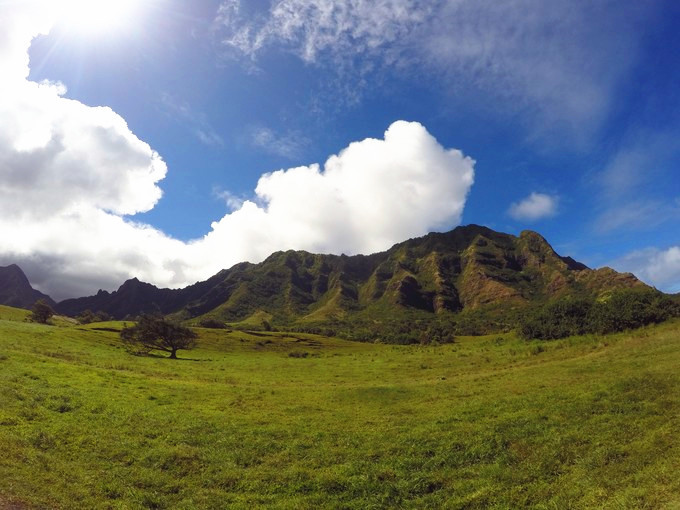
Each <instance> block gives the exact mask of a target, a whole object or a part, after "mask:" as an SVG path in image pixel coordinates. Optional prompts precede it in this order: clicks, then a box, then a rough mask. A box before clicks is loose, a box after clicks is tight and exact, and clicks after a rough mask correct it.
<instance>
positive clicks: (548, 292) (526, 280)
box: [56, 225, 645, 323]
mask: <svg viewBox="0 0 680 510" xmlns="http://www.w3.org/2000/svg"><path fill="white" fill-rule="evenodd" d="M635 286H645V284H644V283H642V282H641V281H639V280H638V279H637V278H636V277H635V276H633V275H632V274H630V273H617V272H616V271H614V270H613V269H610V268H602V269H597V270H593V269H589V268H588V267H586V266H585V265H584V264H581V263H580V262H577V261H575V260H573V259H572V258H570V257H561V256H559V255H558V254H557V253H556V252H555V251H554V250H553V248H552V247H551V246H550V244H548V242H547V241H546V240H545V239H544V238H543V237H542V236H541V235H540V234H538V233H536V232H532V231H524V232H522V233H521V234H520V235H519V236H513V235H510V234H504V233H500V232H495V231H493V230H491V229H489V228H486V227H482V226H478V225H468V226H462V227H458V228H456V229H454V230H452V231H450V232H446V233H431V234H428V235H426V236H424V237H419V238H415V239H409V240H408V241H405V242H402V243H399V244H396V245H394V246H393V247H392V248H390V249H389V250H387V251H385V252H381V253H376V254H373V255H356V256H346V255H340V256H338V255H318V254H311V253H308V252H305V251H292V250H291V251H286V252H276V253H274V254H272V255H270V256H269V257H268V258H267V259H266V260H265V261H263V262H261V263H260V264H250V263H241V264H237V265H235V266H233V267H232V268H230V269H226V270H222V271H220V272H219V273H217V274H216V275H214V276H213V277H211V278H210V279H208V280H206V281H204V282H199V283H196V284H194V285H191V286H189V287H186V288H184V289H176V290H171V289H159V288H157V287H155V286H153V285H150V284H148V283H143V282H140V281H139V280H137V279H136V278H134V279H132V280H128V281H126V282H125V283H124V284H123V285H122V286H121V287H120V288H119V289H118V290H117V291H115V292H112V293H109V292H106V291H100V292H99V293H98V294H96V295H95V296H90V297H84V298H79V299H68V300H65V301H62V302H60V303H59V304H58V305H57V308H56V309H57V311H59V312H60V313H63V314H66V315H72V316H73V315H78V314H79V313H81V312H83V311H84V310H87V309H90V310H92V311H99V310H101V311H105V312H108V313H109V314H111V315H113V316H114V317H116V318H118V319H123V318H125V317H131V316H135V315H137V314H139V313H142V312H153V311H157V312H160V313H162V314H166V315H167V314H176V315H177V316H178V317H180V318H183V319H190V318H196V317H200V316H203V315H207V316H210V317H212V318H216V319H219V320H224V321H229V322H234V321H241V320H244V319H247V318H248V317H250V316H253V315H254V314H263V313H264V314H266V315H267V316H270V317H272V318H273V319H274V320H275V321H280V322H285V323H291V322H296V321H303V322H319V323H322V322H324V321H328V320H335V319H339V318H344V317H347V316H348V315H351V314H354V313H358V312H361V313H369V312H370V311H371V310H379V311H380V313H381V314H388V315H389V314H395V315H398V314H400V313H401V311H402V310H406V309H412V310H417V311H419V312H422V313H425V314H440V313H446V312H459V311H462V310H468V309H470V310H474V309H478V308H480V307H485V306H488V305H496V304H500V303H510V304H512V305H513V306H519V307H521V306H524V305H530V304H535V303H540V302H543V301H545V300H548V299H550V298H554V297H559V296H564V295H569V294H575V295H586V294H587V295H600V294H602V293H605V292H608V291H611V290H614V289H620V288H628V287H635Z"/></svg>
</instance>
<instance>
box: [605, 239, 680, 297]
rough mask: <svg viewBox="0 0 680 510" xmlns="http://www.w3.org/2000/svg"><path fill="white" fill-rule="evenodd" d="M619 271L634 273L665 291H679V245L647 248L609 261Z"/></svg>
mask: <svg viewBox="0 0 680 510" xmlns="http://www.w3.org/2000/svg"><path fill="white" fill-rule="evenodd" d="M611 266H612V267H614V268H615V269H617V270H619V271H629V272H631V273H634V274H635V275H636V276H637V277H638V278H640V279H641V280H643V281H645V282H647V283H649V284H651V285H653V286H655V287H657V288H658V289H660V290H663V291H666V292H680V246H671V247H670V248H668V249H665V250H660V249H658V248H647V249H645V250H638V251H634V252H632V253H629V254H628V255H626V256H625V257H623V258H621V259H619V260H616V261H614V262H612V263H611Z"/></svg>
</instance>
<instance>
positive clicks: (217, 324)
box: [198, 318, 227, 329]
mask: <svg viewBox="0 0 680 510" xmlns="http://www.w3.org/2000/svg"><path fill="white" fill-rule="evenodd" d="M198 325H199V326H200V327H202V328H210V329H227V325H226V324H225V323H224V322H222V321H218V320H217V319H211V318H207V319H202V320H201V322H199V323H198Z"/></svg>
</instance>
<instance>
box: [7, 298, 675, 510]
mask: <svg viewBox="0 0 680 510" xmlns="http://www.w3.org/2000/svg"><path fill="white" fill-rule="evenodd" d="M22 320H23V316H22V315H21V314H20V313H18V312H9V311H7V310H6V309H3V308H0V451H1V452H2V455H0V508H3V507H4V508H13V509H23V508H63V509H74V508H86V509H91V508H92V509H94V508H115V509H123V508H173V509H175V508H179V509H191V508H196V509H199V508H200V509H203V508H244V509H245V508H257V507H269V508H291V509H293V508H296V509H297V508H310V509H311V508H357V509H371V508H418V509H420V508H517V507H534V508H546V509H568V508H617V509H618V508H635V509H638V508H680V435H679V434H678V431H680V370H679V369H678V367H680V322H678V321H675V322H673V323H667V324H665V325H661V326H657V327H653V328H646V329H642V330H638V331H634V332H631V333H624V334H618V335H613V336H607V337H594V336H590V337H578V338H569V339H565V340H560V341H554V342H547V343H539V342H524V341H520V340H518V339H516V338H515V337H514V336H512V335H504V336H495V335H494V336H489V337H476V338H472V337H470V338H459V339H458V341H457V343H455V344H453V345H444V346H427V347H420V346H408V347H407V346H390V345H381V344H359V343H351V342H346V341H341V340H336V339H327V338H322V337H314V336H311V335H303V334H291V335H290V336H287V335H285V334H282V333H271V334H270V333H256V334H248V333H243V332H231V333H229V332H225V331H219V330H207V329H202V330H197V331H199V332H200V346H199V348H198V349H196V350H193V351H189V352H186V351H181V352H180V357H183V358H184V359H181V360H177V361H172V360H168V359H165V358H161V357H135V356H131V355H129V354H128V353H126V351H125V350H124V349H123V348H122V347H121V345H120V343H119V341H118V336H117V334H116V333H115V331H113V330H115V329H118V328H120V323H106V324H101V323H100V324H92V325H88V326H83V327H80V326H71V327H66V326H65V327H54V326H41V325H36V324H30V323H26V322H22Z"/></svg>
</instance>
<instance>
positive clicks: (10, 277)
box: [0, 264, 56, 308]
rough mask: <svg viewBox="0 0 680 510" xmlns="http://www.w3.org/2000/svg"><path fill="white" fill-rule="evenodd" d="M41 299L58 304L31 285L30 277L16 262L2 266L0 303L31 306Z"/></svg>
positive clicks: (0, 271) (24, 306)
mask: <svg viewBox="0 0 680 510" xmlns="http://www.w3.org/2000/svg"><path fill="white" fill-rule="evenodd" d="M39 299H44V300H45V301H47V302H48V303H49V304H50V305H51V306H54V305H55V304H56V303H55V302H54V301H52V299H51V298H50V297H49V296H47V295H46V294H43V293H42V292H40V291H38V290H35V289H34V288H33V287H31V284H30V283H29V281H28V278H26V275H25V274H24V272H23V271H22V270H21V268H20V267H19V266H17V265H16V264H12V265H10V266H6V267H0V305H6V306H13V307H16V308H31V306H33V304H34V303H35V302H36V301H38V300H39Z"/></svg>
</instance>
